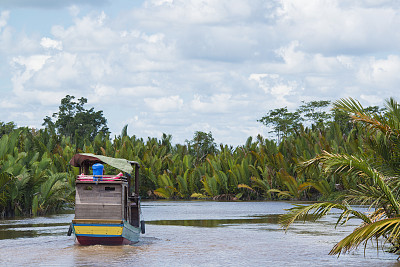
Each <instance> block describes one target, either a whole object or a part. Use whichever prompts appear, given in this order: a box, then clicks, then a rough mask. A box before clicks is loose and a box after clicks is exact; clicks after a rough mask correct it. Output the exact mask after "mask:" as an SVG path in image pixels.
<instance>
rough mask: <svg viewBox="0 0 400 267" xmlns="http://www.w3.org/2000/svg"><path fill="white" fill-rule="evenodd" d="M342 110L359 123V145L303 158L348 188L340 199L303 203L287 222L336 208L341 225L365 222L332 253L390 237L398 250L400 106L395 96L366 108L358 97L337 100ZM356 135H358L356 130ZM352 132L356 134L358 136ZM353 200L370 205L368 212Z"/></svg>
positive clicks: (304, 166)
mask: <svg viewBox="0 0 400 267" xmlns="http://www.w3.org/2000/svg"><path fill="white" fill-rule="evenodd" d="M334 107H335V108H336V109H337V110H341V111H345V112H348V113H350V114H351V118H352V120H353V122H354V123H357V125H358V127H357V134H356V135H354V136H356V137H357V140H358V144H357V145H355V144H356V143H353V142H348V144H349V145H352V148H351V149H346V145H342V146H341V147H343V149H339V150H330V149H329V148H328V149H325V148H324V151H323V152H322V153H318V154H317V155H316V156H315V157H313V158H311V159H310V160H307V161H303V162H302V163H301V168H300V171H301V172H303V173H309V172H310V171H314V170H315V169H318V170H321V171H322V172H323V173H324V175H325V176H326V177H332V176H335V177H336V179H337V180H336V183H338V184H340V185H341V186H343V187H344V188H345V190H344V191H343V192H342V194H341V195H340V198H338V200H340V201H337V202H336V203H333V202H323V203H315V204H311V205H308V206H303V205H298V206H296V207H294V208H292V209H290V210H289V212H288V213H287V214H285V215H283V216H282V217H281V223H282V225H283V226H284V227H286V228H287V227H289V226H290V225H291V224H292V223H293V222H294V221H295V220H296V219H303V220H316V219H319V218H321V217H322V216H325V215H326V214H328V213H329V212H330V211H331V210H332V209H336V210H340V211H341V215H340V216H339V219H338V221H337V225H339V224H343V223H345V222H346V221H347V220H349V219H352V218H357V219H359V220H361V221H362V224H361V225H360V226H359V227H357V228H356V229H355V230H354V232H353V233H351V234H350V235H348V236H347V237H345V238H344V239H343V240H341V241H340V242H339V243H338V244H336V245H335V246H334V248H333V249H332V251H331V254H340V253H345V252H348V251H350V250H352V249H355V248H357V247H358V246H359V245H361V244H364V245H365V246H366V245H367V242H371V243H372V242H373V241H377V242H376V244H378V241H379V240H382V239H383V240H384V241H385V242H386V243H388V244H390V245H391V251H392V252H399V251H400V197H399V192H400V183H399V181H400V165H399V162H400V106H399V104H398V103H397V102H396V101H395V100H394V99H389V100H387V101H386V107H385V109H384V110H378V109H375V108H373V109H371V108H368V109H367V108H363V107H362V106H361V105H360V103H359V102H357V101H355V100H353V99H347V100H346V99H345V100H340V101H337V102H336V103H335V104H334ZM352 135H353V134H352ZM352 135H351V136H352ZM351 204H368V205H369V206H370V209H369V211H368V212H367V213H363V212H360V211H359V210H357V209H355V208H354V207H352V206H350V205H351Z"/></svg>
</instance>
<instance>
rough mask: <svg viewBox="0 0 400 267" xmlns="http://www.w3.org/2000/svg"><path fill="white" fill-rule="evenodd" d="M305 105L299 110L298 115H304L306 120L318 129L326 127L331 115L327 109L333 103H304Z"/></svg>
mask: <svg viewBox="0 0 400 267" xmlns="http://www.w3.org/2000/svg"><path fill="white" fill-rule="evenodd" d="M302 103H303V105H301V106H300V107H299V109H298V110H297V112H298V113H300V114H303V116H304V117H305V119H306V120H308V121H310V122H311V123H312V124H314V125H315V126H317V127H318V128H321V127H324V126H325V123H327V122H328V121H329V120H330V118H331V116H332V115H331V114H329V113H328V112H327V111H326V108H327V107H328V106H329V104H330V103H331V102H330V101H328V100H319V101H310V102H307V103H305V102H304V101H302Z"/></svg>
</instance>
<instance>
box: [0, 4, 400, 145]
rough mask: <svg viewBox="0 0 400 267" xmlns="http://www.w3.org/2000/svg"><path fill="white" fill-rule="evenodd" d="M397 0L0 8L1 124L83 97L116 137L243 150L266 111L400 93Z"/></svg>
mask: <svg viewBox="0 0 400 267" xmlns="http://www.w3.org/2000/svg"><path fill="white" fill-rule="evenodd" d="M399 10H400V7H399V4H398V2H397V1H391V0H373V1H372V0H365V1H361V0H355V1H344V0H341V1H339V0H329V1H328V0H311V1H310V0H297V1H291V0H271V1H262V0H253V1H240V0H230V1H228V0H220V1H213V0H196V1H195V0H193V1H192V0H148V1H128V0H117V1H111V0H109V1H107V0H102V1H98V0H96V1H95V0H86V1H77V0H65V1H52V0H36V1H28V0H0V91H1V92H2V97H1V99H0V121H4V122H8V121H14V122H16V123H17V124H18V125H19V126H29V127H35V128H40V127H41V124H42V122H43V118H44V117H45V116H51V114H53V113H54V112H57V110H58V106H59V103H60V100H61V98H63V97H64V96H65V95H67V94H70V95H74V96H76V97H77V98H79V97H82V96H83V97H86V98H87V99H88V105H87V107H88V108H89V107H95V109H96V110H103V111H104V114H105V117H106V118H107V119H108V125H109V128H110V129H111V131H112V132H113V134H119V132H120V131H121V129H122V128H123V126H124V125H125V124H128V125H129V126H128V133H129V134H130V135H133V134H134V135H136V136H139V137H143V138H145V139H146V138H147V137H149V136H150V137H160V136H161V135H162V133H167V134H172V136H173V142H175V143H182V142H184V141H185V139H191V138H192V137H193V133H194V132H195V131H204V132H209V131H211V132H212V134H213V136H214V138H215V141H216V142H217V143H224V144H232V145H241V144H244V142H245V141H246V139H247V137H249V136H256V135H257V134H262V135H263V136H266V137H272V136H271V135H269V134H268V129H267V128H266V127H264V126H263V125H261V124H260V123H259V122H257V119H260V118H261V117H262V116H263V115H264V114H266V112H267V111H268V110H271V109H275V108H280V107H284V106H287V107H288V109H289V110H295V109H296V108H297V107H298V106H299V105H301V101H311V100H332V101H335V100H338V99H340V98H347V97H353V98H356V99H358V100H359V101H360V102H361V103H362V104H363V105H365V106H369V105H380V106H382V105H383V102H384V100H385V99H386V98H389V97H395V98H396V99H397V100H400V99H399V97H398V96H399V93H398V92H399V90H398V88H399V83H400V75H398V74H399V73H400V46H399V42H400V33H399V32H398V29H399V28H400V12H399Z"/></svg>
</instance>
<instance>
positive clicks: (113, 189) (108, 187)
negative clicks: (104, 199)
mask: <svg viewBox="0 0 400 267" xmlns="http://www.w3.org/2000/svg"><path fill="white" fill-rule="evenodd" d="M105 190H106V191H115V187H110V186H106V187H105Z"/></svg>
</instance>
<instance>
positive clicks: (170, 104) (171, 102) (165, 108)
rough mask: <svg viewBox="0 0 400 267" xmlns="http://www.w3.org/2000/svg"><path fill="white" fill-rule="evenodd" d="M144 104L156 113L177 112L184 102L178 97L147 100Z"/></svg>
mask: <svg viewBox="0 0 400 267" xmlns="http://www.w3.org/2000/svg"><path fill="white" fill-rule="evenodd" d="M144 102H145V103H146V105H147V106H148V107H150V108H151V109H152V110H154V111H155V112H169V111H176V110H179V109H181V108H182V106H183V100H182V99H181V98H180V97H179V96H177V95H175V96H169V97H162V98H145V99H144Z"/></svg>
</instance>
